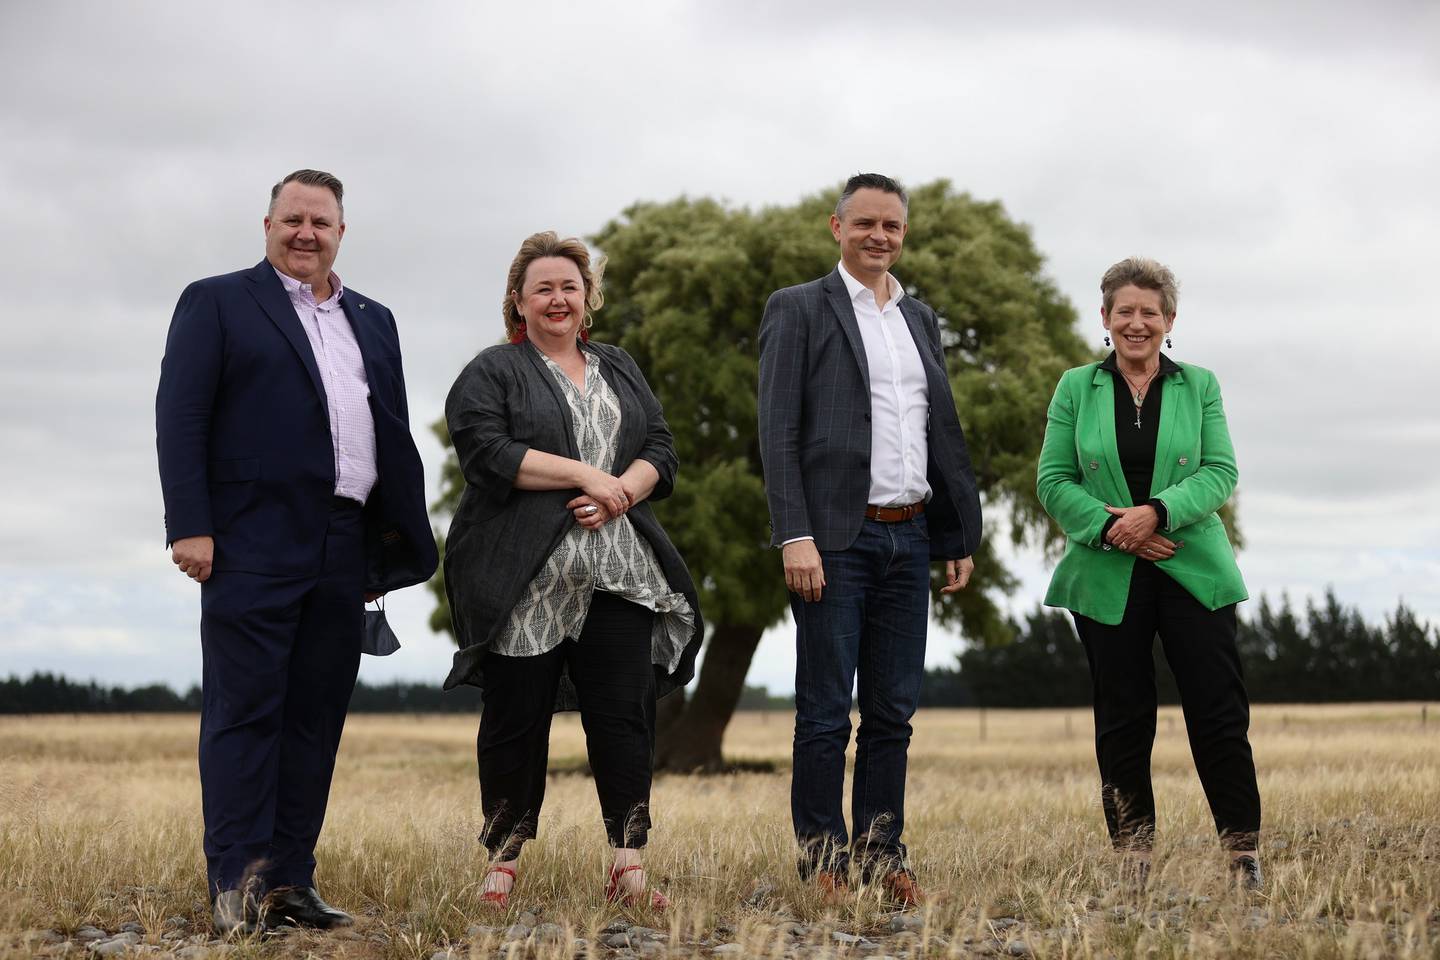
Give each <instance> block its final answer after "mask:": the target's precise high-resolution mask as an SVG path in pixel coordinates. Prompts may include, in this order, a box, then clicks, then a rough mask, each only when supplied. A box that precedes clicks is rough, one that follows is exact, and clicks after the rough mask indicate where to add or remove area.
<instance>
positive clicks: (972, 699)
mask: <svg viewBox="0 0 1440 960" xmlns="http://www.w3.org/2000/svg"><path fill="white" fill-rule="evenodd" d="M1242 609H1243V608H1242ZM1013 626H1014V628H1015V639H1014V640H1013V641H1012V642H1010V643H1008V644H1006V645H1004V646H997V647H988V648H982V647H973V648H970V649H967V650H965V651H964V652H962V653H961V654H959V656H958V658H957V660H958V663H957V664H956V666H955V667H954V668H952V669H936V670H929V671H927V672H926V674H925V681H924V684H923V686H922V687H921V693H920V702H921V704H922V705H923V706H928V707H974V706H985V707H1074V706H1084V705H1088V704H1089V703H1090V670H1089V667H1088V665H1087V664H1086V662H1085V649H1084V648H1083V647H1082V646H1081V645H1080V641H1079V639H1078V638H1077V637H1076V635H1075V628H1074V626H1073V624H1072V622H1071V619H1070V615H1069V614H1068V613H1066V612H1065V611H1060V610H1047V609H1045V608H1038V609H1037V610H1036V611H1035V612H1034V613H1031V614H1030V615H1029V617H1028V618H1027V619H1026V622H1025V623H1024V624H1023V625H1020V624H1015V625H1013ZM1437 640H1440V637H1437V634H1436V631H1434V630H1433V629H1431V628H1430V627H1428V626H1427V625H1425V624H1422V623H1420V622H1419V621H1418V620H1416V619H1415V615H1414V614H1413V613H1412V612H1411V611H1410V610H1409V609H1408V608H1407V607H1406V606H1405V605H1404V604H1403V603H1401V604H1400V605H1399V606H1398V607H1397V608H1396V610H1395V613H1394V614H1393V615H1391V616H1390V617H1388V618H1386V620H1385V622H1384V623H1382V624H1369V623H1366V622H1365V620H1364V619H1363V618H1362V617H1361V616H1360V613H1359V611H1358V610H1356V609H1354V608H1351V607H1346V606H1344V605H1343V604H1341V603H1340V601H1339V600H1337V599H1336V598H1335V594H1334V593H1333V592H1331V591H1327V592H1326V594H1325V599H1324V601H1323V602H1322V603H1318V604H1317V603H1313V602H1311V603H1308V604H1307V605H1306V607H1305V610H1304V613H1303V615H1299V614H1297V613H1296V612H1295V610H1294V608H1293V607H1292V606H1291V604H1290V601H1289V598H1285V599H1283V600H1281V602H1280V604H1279V605H1278V606H1275V605H1272V604H1271V603H1270V602H1269V601H1268V600H1266V599H1264V598H1261V600H1260V602H1259V604H1258V605H1257V609H1256V611H1255V615H1254V616H1253V617H1250V618H1242V619H1241V621H1240V631H1239V637H1238V645H1239V648H1240V658H1241V661H1242V662H1243V665H1244V669H1245V683H1246V686H1247V688H1248V689H1249V691H1250V699H1251V700H1252V701H1255V702H1259V703H1334V702H1347V701H1352V702H1353V701H1369V700H1440V644H1437ZM1155 648H1156V656H1155V680H1156V685H1157V687H1158V688H1159V695H1160V702H1161V703H1178V702H1179V699H1180V698H1179V694H1178V693H1177V692H1176V689H1175V678H1174V677H1173V676H1172V675H1171V673H1170V670H1169V668H1168V667H1167V666H1166V665H1165V659H1164V656H1163V655H1162V654H1161V652H1160V644H1159V642H1158V641H1157V642H1156V644H1155Z"/></svg>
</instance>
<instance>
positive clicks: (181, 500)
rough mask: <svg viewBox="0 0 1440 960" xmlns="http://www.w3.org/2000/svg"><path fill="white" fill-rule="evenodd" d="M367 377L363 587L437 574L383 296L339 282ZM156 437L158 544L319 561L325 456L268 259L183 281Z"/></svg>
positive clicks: (319, 394) (285, 572) (228, 565)
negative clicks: (200, 543)
mask: <svg viewBox="0 0 1440 960" xmlns="http://www.w3.org/2000/svg"><path fill="white" fill-rule="evenodd" d="M340 304H341V307H342V308H343V309H344V311H345V315H346V317H348V318H349V320H350V325H351V327H352V328H353V329H354V331H355V339H356V341H357V342H358V344H359V346H360V353H361V355H362V356H363V357H364V362H365V377H366V379H367V380H368V381H369V385H370V411H371V414H372V416H373V418H374V421H375V455H376V461H377V467H378V473H379V477H378V479H377V481H376V484H375V487H374V489H373V490H372V492H371V494H370V498H369V500H368V502H367V503H366V504H365V511H364V517H365V559H366V574H365V589H366V591H367V592H372V593H382V592H386V591H389V590H395V589H398V588H400V587H405V586H409V585H411V584H415V583H420V582H422V581H424V580H427V579H429V578H430V575H431V574H432V573H433V572H434V570H435V564H436V551H435V541H434V538H433V534H432V532H431V529H430V521H429V517H428V516H427V514H426V512H425V481H424V474H423V469H422V467H421V465H420V455H419V453H418V452H417V451H416V449H415V441H414V438H413V437H411V435H410V424H409V412H408V409H407V406H406V402H405V378H404V374H403V373H402V372H401V367H400V339H399V335H398V333H397V331H396V329H395V319H394V317H392V316H391V314H390V311H389V310H387V309H386V308H385V307H384V306H382V305H381V304H379V303H377V302H375V301H374V300H371V299H369V298H368V297H366V296H364V295H363V294H360V293H358V292H356V291H354V290H351V289H348V288H347V289H346V290H345V291H344V293H343V294H342V296H341V298H340ZM155 435H156V446H157V448H158V451H159V456H160V483H161V486H162V488H163V490H164V496H165V532H166V542H167V543H172V542H174V541H176V540H180V539H182V538H184V537H194V536H210V537H213V538H214V539H215V562H214V568H215V570H216V571H222V572H223V571H226V570H240V571H246V572H249V573H259V574H269V575H273V576H307V575H311V574H314V573H316V572H317V571H319V570H320V568H321V561H322V557H323V553H324V548H325V531H326V528H327V526H328V523H329V516H330V506H331V498H332V497H333V496H334V492H335V454H334V446H333V443H332V441H331V437H330V417H329V412H328V408H327V406H326V400H325V388H324V385H323V383H322V381H321V379H320V370H319V368H318V367H317V366H316V364H315V355H314V352H313V351H312V350H311V349H310V341H309V339H307V337H306V336H305V330H304V328H303V327H301V325H300V320H299V318H297V317H296V316H295V309H294V307H292V306H291V304H290V298H289V296H288V295H287V294H286V292H285V288H284V287H283V286H281V284H280V279H279V277H277V276H276V275H275V270H274V268H273V267H271V265H270V264H269V263H268V262H267V261H264V260H262V261H261V262H260V263H259V264H257V265H256V266H254V267H252V268H250V269H249V270H241V271H238V272H236V273H229V274H225V275H224V276H219V277H209V278H207V279H205V280H198V281H196V282H195V283H192V284H190V286H188V287H186V288H185V292H184V293H182V294H181V295H180V302H179V303H178V304H177V305H176V307H175V315H174V317H173V318H172V319H171V321H170V334H169V336H168V338H167V339H166V342H165V358H164V360H162V361H161V364H160V388H159V391H158V392H157V394H156V397H155Z"/></svg>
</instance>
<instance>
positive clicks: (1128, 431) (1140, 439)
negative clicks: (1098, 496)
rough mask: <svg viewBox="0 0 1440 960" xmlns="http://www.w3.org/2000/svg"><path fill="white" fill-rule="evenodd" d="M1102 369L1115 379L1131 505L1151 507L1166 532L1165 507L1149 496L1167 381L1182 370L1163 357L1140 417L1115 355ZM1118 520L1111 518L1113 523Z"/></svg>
mask: <svg viewBox="0 0 1440 960" xmlns="http://www.w3.org/2000/svg"><path fill="white" fill-rule="evenodd" d="M1100 369H1102V370H1109V371H1110V373H1111V375H1112V376H1113V377H1114V378H1115V447H1116V453H1117V454H1119V457H1120V467H1121V469H1122V470H1124V472H1125V485H1126V486H1127V487H1129V488H1130V502H1131V503H1133V504H1135V505H1136V506H1139V505H1141V504H1149V505H1150V506H1152V507H1154V508H1155V512H1156V513H1158V514H1159V515H1160V529H1162V530H1163V529H1165V525H1166V522H1167V521H1168V520H1169V513H1168V511H1167V510H1166V509H1165V504H1164V503H1162V502H1160V501H1159V500H1156V499H1153V498H1152V497H1151V496H1150V484H1151V482H1152V481H1153V480H1154V478H1155V441H1156V439H1157V438H1158V437H1159V435H1160V405H1161V403H1162V401H1163V395H1164V392H1165V391H1164V386H1165V378H1166V377H1168V376H1170V374H1172V373H1179V372H1180V367H1179V365H1178V364H1176V363H1175V361H1173V360H1171V359H1170V358H1169V357H1167V356H1165V354H1163V353H1162V354H1160V370H1159V372H1158V373H1156V375H1155V379H1154V380H1153V381H1152V382H1151V384H1150V386H1149V388H1148V389H1146V391H1145V399H1144V401H1143V402H1142V404H1141V407H1140V410H1139V416H1138V417H1137V416H1136V410H1135V400H1134V393H1133V392H1132V391H1131V389H1130V384H1129V383H1128V382H1126V380H1125V375H1124V374H1123V373H1121V372H1120V367H1119V365H1118V364H1117V362H1116V359H1115V353H1114V351H1111V353H1110V356H1108V357H1106V358H1105V360H1104V362H1103V363H1101V364H1100ZM1137 422H1138V424H1139V425H1138V426H1137V425H1136V424H1137ZM1115 519H1117V518H1112V519H1111V521H1110V523H1113V522H1114V520H1115ZM1110 523H1107V524H1106V525H1105V531H1104V532H1102V536H1103V535H1104V533H1108V532H1109V527H1110Z"/></svg>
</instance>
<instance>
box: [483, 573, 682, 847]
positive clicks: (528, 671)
mask: <svg viewBox="0 0 1440 960" xmlns="http://www.w3.org/2000/svg"><path fill="white" fill-rule="evenodd" d="M654 619H655V614H654V613H653V612H651V611H650V610H648V609H646V608H645V607H642V606H640V605H639V604H637V603H631V602H630V601H628V600H624V599H621V598H620V597H617V596H615V595H614V594H610V593H604V592H602V591H598V590H597V591H596V592H595V596H594V598H593V599H592V600H591V601H590V612H589V614H588V615H587V616H586V618H585V628H584V629H583V630H581V632H580V639H579V640H578V641H575V640H566V641H564V642H562V643H561V644H560V645H559V646H558V647H556V648H554V649H553V650H550V651H548V652H547V653H543V654H541V655H539V656H536V657H505V656H500V655H498V654H491V655H490V656H489V657H487V658H486V660H485V675H484V680H483V686H482V694H483V697H484V702H483V705H482V707H481V714H480V734H479V736H478V737H477V739H476V749H475V752H476V757H477V759H478V761H479V768H480V806H481V809H482V810H483V811H484V814H485V832H484V834H483V835H482V836H481V838H480V839H481V841H482V842H483V843H484V844H485V846H486V847H487V848H488V849H489V850H490V854H491V856H492V857H494V858H495V859H497V860H512V859H514V858H515V857H518V856H519V855H520V848H521V847H522V846H523V845H524V844H525V841H526V840H530V839H533V838H534V837H535V833H536V827H537V824H538V821H539V818H540V807H541V804H543V803H544V801H545V772H546V764H547V761H548V760H549V756H550V718H551V717H552V716H553V715H554V709H555V693H556V690H557V689H558V687H559V684H560V675H561V672H562V669H564V668H568V669H569V672H570V679H571V680H572V681H573V682H574V684H575V691H576V693H577V694H578V695H579V701H580V722H581V724H582V725H583V726H584V728H585V747H586V750H587V752H588V753H589V757H590V770H591V773H592V774H593V775H594V777H595V792H596V793H598V794H599V796H600V813H601V815H602V816H603V817H604V819H605V833H606V835H607V836H608V837H609V839H610V845H611V846H614V847H643V846H645V842H646V840H647V838H648V835H649V830H650V780H651V774H652V771H653V769H654V766H655V670H654V668H653V667H652V666H651V664H650V630H651V626H652V624H653V623H654Z"/></svg>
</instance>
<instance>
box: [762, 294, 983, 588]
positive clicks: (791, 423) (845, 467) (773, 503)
mask: <svg viewBox="0 0 1440 960" xmlns="http://www.w3.org/2000/svg"><path fill="white" fill-rule="evenodd" d="M900 312H901V314H902V315H903V316H904V317H905V322H906V325H907V326H908V327H909V328H910V335H911V336H912V337H914V338H915V346H916V347H917V348H918V349H919V352H920V359H921V362H922V363H924V365H925V378H926V381H927V383H928V385H929V389H930V419H929V430H928V446H929V450H928V454H929V455H928V457H927V470H926V479H927V480H928V481H929V483H930V490H931V499H930V502H929V504H928V505H927V506H926V508H925V515H926V517H927V518H928V520H929V530H930V556H931V558H932V559H935V560H955V559H959V558H961V557H968V556H971V555H973V554H974V553H975V551H976V549H978V548H979V546H980V533H981V529H980V497H979V493H978V491H977V489H976V486H975V473H974V471H973V470H972V469H971V466H970V453H969V450H968V449H966V446H965V433H964V431H963V430H961V428H960V418H959V417H958V416H957V415H956V413H955V397H954V394H953V393H951V391H950V378H949V375H948V374H947V373H946V371H945V354H944V351H943V350H942V349H941V346H940V325H939V322H938V321H937V320H936V319H935V311H933V310H931V309H930V308H929V307H928V306H926V305H925V304H923V303H921V302H920V301H919V300H916V299H915V298H914V297H910V296H905V297H902V298H901V300H900ZM760 459H761V461H762V463H763V465H764V468H765V495H766V498H767V499H768V500H769V502H770V528H771V540H770V543H771V545H772V546H779V545H780V544H782V543H784V542H785V541H786V540H793V539H795V538H796V537H804V536H812V537H814V538H815V546H816V548H817V549H820V550H844V549H846V548H848V547H849V546H850V545H851V544H852V543H854V542H855V538H856V536H858V535H859V533H860V524H861V522H862V521H863V520H864V517H865V506H866V500H867V498H868V496H869V493H870V370H869V364H868V363H867V362H866V359H865V345H864V342H863V341H862V340H861V338H860V325H859V323H858V322H857V321H856V319H855V308H854V306H853V305H852V304H851V302H850V293H849V291H848V290H847V289H846V288H845V281H844V280H842V279H841V277H840V272H839V269H838V268H837V269H836V270H834V271H832V272H831V273H830V274H829V275H828V276H826V277H823V278H821V279H819V280H813V281H811V282H810V283H802V284H800V285H799V286H794V287H786V288H785V289H783V290H777V291H776V292H775V293H773V294H772V295H771V296H770V300H769V302H767V303H766V304H765V316H764V319H763V320H761V321H760Z"/></svg>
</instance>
